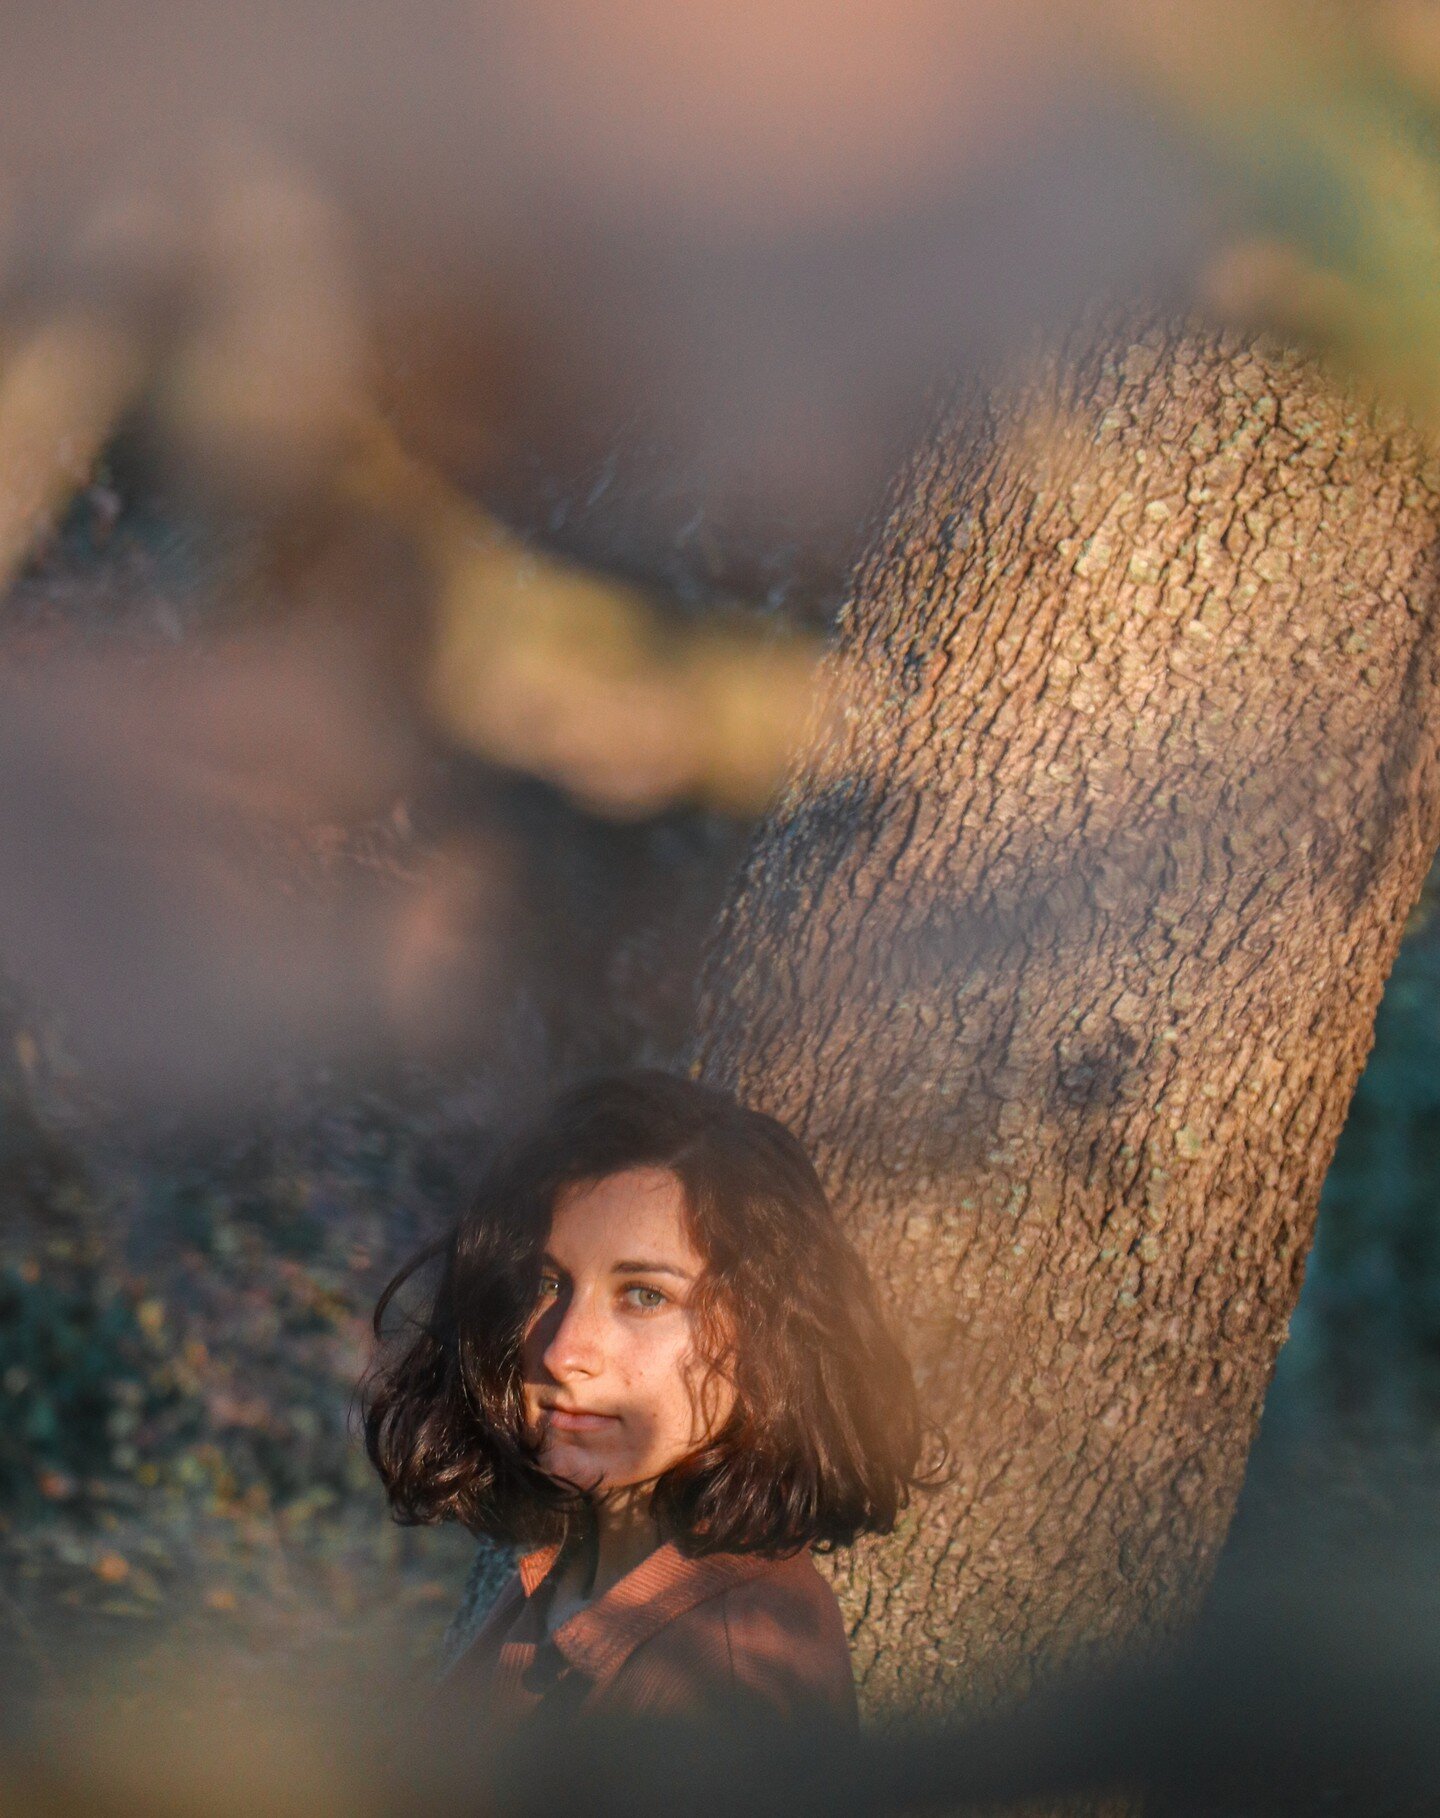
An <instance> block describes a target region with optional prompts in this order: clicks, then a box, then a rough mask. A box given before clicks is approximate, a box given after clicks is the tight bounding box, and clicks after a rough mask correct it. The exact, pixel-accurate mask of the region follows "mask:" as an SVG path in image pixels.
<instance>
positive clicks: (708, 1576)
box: [519, 1540, 773, 1684]
mask: <svg viewBox="0 0 1440 1818" xmlns="http://www.w3.org/2000/svg"><path fill="white" fill-rule="evenodd" d="M560 1553H561V1544H560V1543H559V1542H555V1543H553V1544H552V1545H550V1546H547V1547H541V1548H540V1549H539V1550H538V1551H536V1552H534V1553H527V1554H526V1555H525V1557H524V1558H523V1559H522V1560H521V1561H520V1564H519V1573H520V1584H521V1588H522V1589H523V1590H524V1592H525V1595H526V1597H527V1598H529V1597H532V1596H533V1595H534V1594H535V1592H536V1591H538V1590H539V1588H540V1586H541V1585H542V1584H543V1583H544V1582H545V1580H546V1579H547V1578H548V1577H549V1575H550V1573H551V1571H552V1570H553V1568H554V1566H555V1563H556V1561H557V1560H558V1559H559V1557H560ZM772 1564H773V1561H771V1560H769V1559H765V1558H762V1557H760V1556H759V1555H757V1554H754V1553H707V1554H705V1555H703V1556H702V1557H700V1558H698V1559H691V1558H687V1557H686V1555H685V1554H684V1553H682V1552H681V1551H680V1549H679V1548H678V1547H677V1546H676V1545H675V1543H674V1541H673V1540H667V1541H665V1542H664V1544H663V1545H661V1546H659V1547H657V1548H656V1549H655V1551H654V1552H653V1553H650V1554H647V1555H646V1557H645V1558H644V1559H642V1560H641V1561H640V1563H639V1565H637V1566H635V1567H634V1568H633V1570H631V1571H629V1572H627V1573H626V1574H625V1576H624V1577H623V1578H621V1579H618V1580H617V1581H616V1583H614V1584H613V1585H611V1587H610V1589H609V1590H608V1591H607V1592H606V1593H605V1595H604V1596H603V1597H599V1598H597V1599H596V1600H595V1602H594V1603H591V1604H587V1605H586V1606H585V1608H584V1609H583V1610H577V1611H576V1612H575V1614H574V1615H573V1616H570V1617H567V1619H566V1620H565V1621H564V1622H562V1623H561V1624H560V1626H559V1628H558V1629H556V1630H555V1632H554V1634H553V1635H552V1636H551V1639H552V1640H553V1642H554V1643H555V1646H556V1647H557V1648H558V1649H559V1650H560V1653H561V1654H562V1655H563V1656H564V1658H565V1659H566V1660H567V1661H568V1662H569V1663H570V1665H571V1666H573V1667H575V1668H576V1669H577V1670H578V1671H579V1672H582V1673H584V1674H585V1676H586V1677H587V1678H589V1679H593V1680H594V1681H595V1682H596V1683H597V1684H603V1683H604V1682H605V1681H607V1680H609V1679H612V1678H613V1677H614V1675H615V1674H616V1673H617V1672H619V1670H620V1668H621V1667H622V1666H624V1664H625V1662H626V1661H627V1660H628V1659H629V1658H630V1656H631V1655H632V1654H633V1653H634V1652H635V1650H636V1648H638V1647H639V1646H640V1645H641V1643H642V1642H645V1641H648V1640H649V1639H650V1637H651V1636H652V1635H654V1634H657V1633H658V1632H659V1631H660V1630H661V1629H663V1628H664V1627H665V1625H666V1623H669V1622H673V1621H674V1620H675V1618H676V1617H677V1616H683V1615H684V1613H685V1612H686V1611H687V1610H691V1609H693V1608H694V1607H695V1605H696V1604H698V1603H703V1602H704V1601H705V1600H706V1599H707V1598H709V1597H715V1596H717V1595H718V1594H719V1593H720V1592H721V1591H725V1590H728V1589H729V1588H730V1586H731V1585H736V1584H743V1583H745V1582H746V1580H748V1579H751V1578H757V1577H759V1576H760V1574H761V1573H763V1572H766V1571H768V1570H769V1569H770V1568H771V1566H772Z"/></svg>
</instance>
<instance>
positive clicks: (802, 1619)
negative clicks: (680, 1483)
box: [444, 1541, 857, 1728]
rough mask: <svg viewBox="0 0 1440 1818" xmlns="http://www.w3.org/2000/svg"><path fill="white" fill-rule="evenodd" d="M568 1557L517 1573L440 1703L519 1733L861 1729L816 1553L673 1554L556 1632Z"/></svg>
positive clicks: (537, 1559) (841, 1637)
mask: <svg viewBox="0 0 1440 1818" xmlns="http://www.w3.org/2000/svg"><path fill="white" fill-rule="evenodd" d="M559 1555H560V1547H559V1546H558V1545H557V1546H550V1547H545V1548H543V1549H542V1550H541V1551H539V1552H536V1553H531V1554H529V1555H527V1557H526V1558H524V1559H522V1560H521V1561H520V1565H519V1569H518V1571H517V1572H516V1573H515V1575H514V1577H513V1578H511V1579H510V1581H509V1582H508V1584H507V1585H506V1586H505V1588H504V1590H503V1591H502V1592H501V1593H500V1596H499V1599H498V1600H497V1602H496V1604H495V1607H494V1608H493V1609H492V1610H491V1612H490V1614H489V1616H488V1617H487V1618H486V1620H485V1623H484V1625H483V1626H482V1628H481V1629H480V1632H479V1633H478V1634H477V1635H476V1637H475V1640H474V1641H473V1642H472V1643H471V1645H470V1647H469V1648H467V1649H466V1651H465V1653H464V1654H462V1655H461V1656H460V1658H459V1659H458V1660H457V1661H456V1662H455V1664H454V1666H453V1667H452V1668H451V1669H450V1671H449V1673H448V1674H447V1675H446V1678H445V1681H444V1698H445V1701H446V1702H447V1703H448V1702H449V1701H450V1700H451V1699H452V1698H454V1699H457V1700H460V1701H462V1702H464V1703H467V1704H468V1703H469V1702H470V1700H471V1699H472V1698H473V1699H474V1700H475V1702H476V1705H477V1707H478V1708H479V1709H480V1710H481V1711H482V1712H483V1714H484V1716H486V1717H487V1718H489V1719H490V1720H491V1721H493V1722H495V1723H498V1724H500V1725H502V1726H506V1727H508V1726H511V1725H513V1724H514V1723H516V1722H517V1721H519V1720H521V1719H524V1718H526V1717H528V1716H529V1715H531V1714H532V1713H537V1712H542V1711H543V1712H546V1713H560V1712H562V1711H573V1712H576V1713H578V1714H583V1715H587V1716H588V1715H591V1714H594V1713H596V1712H604V1713H617V1714H623V1715H626V1716H635V1717H676V1716H693V1717H706V1716H715V1717H721V1716H730V1717H744V1716H747V1715H748V1716H756V1715H766V1716H771V1717H774V1716H781V1717H785V1718H802V1719H809V1720H815V1719H817V1718H820V1719H824V1718H829V1719H830V1720H832V1721H838V1722H840V1723H842V1724H844V1725H846V1726H847V1727H850V1728H853V1727H854V1726H855V1724H856V1722H857V1712H856V1701H855V1682H854V1678H853V1676H852V1674H851V1670H850V1649H849V1644H848V1642H847V1640H846V1636H845V1625H844V1621H843V1619H842V1617H841V1615H840V1606H839V1605H838V1604H837V1603H836V1601H835V1594H834V1592H833V1591H832V1590H831V1589H830V1587H829V1585H828V1584H827V1583H826V1582H825V1580H824V1579H823V1578H822V1577H821V1576H820V1574H819V1572H818V1571H816V1569H815V1565H814V1562H813V1561H812V1560H811V1558H810V1556H809V1554H808V1553H799V1554H796V1555H794V1556H793V1557H792V1558H789V1559H761V1558H757V1557H756V1556H754V1555H753V1554H742V1553H712V1554H709V1555H707V1556H705V1557H702V1558H699V1559H687V1558H686V1557H685V1555H684V1554H683V1553H681V1552H680V1550H679V1548H678V1547H676V1546H675V1545H674V1543H673V1542H668V1541H667V1542H666V1543H665V1545H663V1546H661V1547H659V1548H657V1550H656V1551H655V1552H653V1553H651V1554H650V1555H649V1557H648V1558H646V1559H643V1560H642V1561H641V1562H640V1564H639V1565H638V1566H636V1567H635V1568H634V1570H633V1571H631V1572H629V1573H627V1574H626V1575H625V1577H624V1578H622V1579H620V1580H619V1582H618V1583H616V1584H614V1585H612V1586H611V1588H610V1589H609V1590H608V1591H607V1592H606V1593H605V1595H604V1596H603V1597H600V1598H597V1599H596V1601H595V1602H594V1603H592V1604H588V1605H587V1606H586V1607H585V1608H584V1609H581V1610H578V1611H577V1612H576V1613H575V1614H574V1615H573V1616H571V1617H569V1618H568V1619H567V1620H566V1621H565V1622H563V1623H561V1624H560V1625H559V1626H558V1627H557V1628H556V1630H555V1632H554V1633H553V1635H547V1633H546V1623H545V1617H546V1611H547V1609H548V1607H549V1602H550V1598H551V1596H552V1594H553V1592H554V1585H555V1578H554V1575H553V1568H554V1566H555V1564H556V1562H557V1560H558V1558H559Z"/></svg>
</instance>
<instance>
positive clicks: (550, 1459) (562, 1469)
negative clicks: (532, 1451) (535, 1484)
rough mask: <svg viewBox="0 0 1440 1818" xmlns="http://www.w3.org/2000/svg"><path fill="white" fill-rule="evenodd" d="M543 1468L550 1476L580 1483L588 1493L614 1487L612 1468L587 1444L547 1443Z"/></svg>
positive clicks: (541, 1457)
mask: <svg viewBox="0 0 1440 1818" xmlns="http://www.w3.org/2000/svg"><path fill="white" fill-rule="evenodd" d="M540 1468H541V1470H542V1471H544V1472H545V1474H546V1476H548V1477H558V1478H563V1480H564V1481H565V1482H566V1483H573V1484H576V1485H578V1486H579V1488H580V1489H582V1490H584V1491H585V1493H586V1494H587V1495H594V1494H596V1493H597V1492H599V1491H602V1490H608V1489H612V1488H613V1487H614V1484H613V1475H614V1474H613V1472H612V1470H610V1469H608V1468H607V1466H606V1464H605V1462H604V1461H602V1460H601V1459H599V1458H597V1457H596V1456H595V1453H594V1452H593V1451H591V1450H590V1448H589V1447H588V1446H583V1445H571V1444H564V1443H562V1444H560V1445H554V1444H550V1445H547V1446H545V1447H544V1448H543V1449H542V1451H541V1453H540ZM621 1475H623V1473H621Z"/></svg>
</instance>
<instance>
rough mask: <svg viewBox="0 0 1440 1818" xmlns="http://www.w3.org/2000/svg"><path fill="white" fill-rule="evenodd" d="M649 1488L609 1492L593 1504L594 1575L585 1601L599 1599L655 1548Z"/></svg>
mask: <svg viewBox="0 0 1440 1818" xmlns="http://www.w3.org/2000/svg"><path fill="white" fill-rule="evenodd" d="M652 1488H653V1486H652V1485H650V1484H644V1485H637V1486H636V1487H635V1488H634V1489H624V1490H612V1491H611V1492H610V1493H609V1495H607V1496H605V1497H603V1498H601V1499H600V1500H598V1501H597V1502H596V1503H595V1505H594V1507H595V1573H594V1576H593V1578H592V1579H591V1582H590V1590H589V1594H588V1597H587V1599H586V1601H587V1602H593V1601H594V1600H595V1599H596V1598H597V1597H603V1596H604V1595H605V1593H606V1592H607V1591H608V1590H609V1589H610V1587H611V1586H612V1585H615V1584H618V1583H619V1582H620V1580H621V1579H622V1578H623V1577H624V1576H625V1575H626V1573H627V1572H633V1571H634V1569H635V1567H636V1566H637V1565H639V1563H640V1561H641V1560H642V1559H646V1558H648V1557H649V1556H650V1554H651V1553H653V1552H654V1551H655V1549H656V1547H658V1546H659V1544H660V1529H659V1525H658V1524H657V1522H656V1520H655V1517H654V1515H653V1514H651V1512H650V1502H651V1490H652Z"/></svg>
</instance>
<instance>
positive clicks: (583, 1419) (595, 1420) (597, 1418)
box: [541, 1408, 620, 1433]
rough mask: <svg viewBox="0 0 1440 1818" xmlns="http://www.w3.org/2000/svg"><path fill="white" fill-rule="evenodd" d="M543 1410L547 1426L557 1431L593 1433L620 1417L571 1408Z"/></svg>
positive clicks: (612, 1423) (611, 1424) (610, 1424)
mask: <svg viewBox="0 0 1440 1818" xmlns="http://www.w3.org/2000/svg"><path fill="white" fill-rule="evenodd" d="M541 1411H542V1413H543V1414H544V1417H545V1422H546V1424H547V1426H550V1427H553V1428H554V1429H555V1431H556V1432H557V1433H593V1432H596V1431H597V1430H598V1429H599V1428H601V1427H608V1426H613V1425H614V1424H615V1422H616V1421H617V1420H619V1418H620V1416H619V1415H618V1414H588V1413H581V1412H579V1411H576V1410H573V1409H570V1408H544V1409H542V1410H541Z"/></svg>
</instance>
